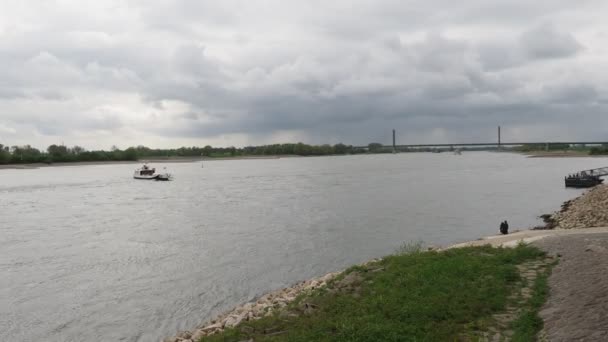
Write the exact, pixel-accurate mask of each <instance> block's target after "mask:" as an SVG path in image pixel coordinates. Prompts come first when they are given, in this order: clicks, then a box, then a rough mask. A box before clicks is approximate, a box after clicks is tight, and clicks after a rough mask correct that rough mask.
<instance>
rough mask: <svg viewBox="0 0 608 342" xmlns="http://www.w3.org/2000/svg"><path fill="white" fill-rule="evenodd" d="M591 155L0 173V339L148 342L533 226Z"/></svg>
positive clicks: (566, 192)
mask: <svg viewBox="0 0 608 342" xmlns="http://www.w3.org/2000/svg"><path fill="white" fill-rule="evenodd" d="M606 163H607V161H606V159H603V158H602V159H600V158H525V157H523V156H521V155H516V154H510V153H485V152H476V153H466V152H465V153H463V154H462V155H460V156H457V155H453V154H448V153H440V154H437V153H435V154H433V153H410V154H396V155H367V156H341V157H319V158H284V159H269V160H230V161H206V162H205V164H204V167H201V163H200V162H198V163H183V164H182V163H179V164H178V163H176V164H166V165H162V164H160V165H156V166H160V167H162V166H166V167H167V169H168V171H170V172H172V173H173V174H174V176H175V180H174V181H172V182H153V181H152V182H150V181H138V180H134V179H132V178H131V175H132V170H133V169H134V168H135V165H133V164H121V165H96V166H67V167H51V168H42V169H36V170H0V176H1V177H0V210H1V215H0V340H1V341H92V340H95V341H159V340H161V339H162V338H164V337H167V336H170V335H172V334H174V333H176V332H177V331H178V330H184V329H190V328H193V327H195V326H196V325H198V324H199V323H201V321H203V320H205V319H208V318H211V316H213V315H215V314H218V313H220V312H222V311H225V310H227V309H230V308H232V307H233V306H235V305H237V304H239V303H243V302H246V301H248V300H251V299H254V298H255V297H257V296H260V295H262V294H264V293H266V292H268V291H270V290H273V289H278V288H282V287H285V286H288V285H291V284H293V283H295V282H297V281H300V280H304V279H307V278H311V277H314V276H318V275H322V274H325V273H327V272H330V271H336V270H340V269H343V268H345V267H347V266H349V265H352V264H354V263H360V262H363V261H366V260H369V259H371V258H374V257H379V256H382V255H386V254H389V253H392V252H394V251H395V250H396V249H397V248H398V247H399V246H400V245H401V244H403V243H407V242H413V241H423V242H425V243H428V244H433V245H446V244H450V243H455V242H461V241H466V240H471V239H476V238H478V237H481V236H487V235H492V234H495V233H497V231H498V224H499V223H500V221H502V220H504V219H507V220H508V221H509V223H510V227H511V229H512V230H513V229H517V228H526V227H530V226H533V225H537V224H540V221H539V220H538V219H537V216H538V215H540V214H542V213H548V212H551V211H553V210H556V209H558V208H559V206H560V204H561V203H562V202H563V201H565V200H567V199H570V198H572V197H575V196H577V195H578V194H579V193H580V191H578V190H571V189H565V188H564V187H563V177H564V175H566V174H568V173H569V172H574V171H577V170H580V169H586V168H592V167H599V166H605V165H606Z"/></svg>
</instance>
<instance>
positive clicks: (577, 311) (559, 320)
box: [534, 230, 608, 342]
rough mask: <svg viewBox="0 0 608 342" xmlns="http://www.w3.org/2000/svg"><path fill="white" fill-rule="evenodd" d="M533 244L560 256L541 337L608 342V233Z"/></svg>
mask: <svg viewBox="0 0 608 342" xmlns="http://www.w3.org/2000/svg"><path fill="white" fill-rule="evenodd" d="M577 231H579V230H577ZM579 232H580V231H579ZM534 245H536V246H538V247H540V248H542V249H544V250H546V251H547V252H549V253H550V254H552V255H556V256H560V257H559V263H558V265H557V266H555V268H554V269H553V273H552V274H551V277H549V286H550V294H549V299H548V300H547V303H545V305H544V306H543V308H542V311H541V312H540V316H541V318H542V319H543V321H544V322H545V329H544V332H543V333H542V334H541V340H545V341H551V342H561V341H608V233H595V234H572V235H569V236H553V237H547V238H545V239H542V240H540V241H536V242H534ZM543 335H544V336H543Z"/></svg>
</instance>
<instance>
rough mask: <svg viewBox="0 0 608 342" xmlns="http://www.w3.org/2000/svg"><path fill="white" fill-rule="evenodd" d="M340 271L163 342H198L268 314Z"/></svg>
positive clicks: (260, 300)
mask: <svg viewBox="0 0 608 342" xmlns="http://www.w3.org/2000/svg"><path fill="white" fill-rule="evenodd" d="M340 273H341V272H335V273H328V274H326V275H324V276H322V277H319V278H315V279H311V280H307V281H303V282H299V283H297V284H296V285H294V286H292V287H289V288H286V289H282V290H278V291H274V292H271V293H268V294H265V295H263V296H262V297H260V298H259V299H258V300H257V301H255V302H249V303H247V304H244V305H241V306H238V307H236V308H235V309H233V310H232V311H230V312H228V313H225V314H223V315H220V316H219V317H216V318H215V319H214V320H212V321H211V322H209V323H206V324H202V325H201V326H199V327H198V328H197V329H195V330H193V331H183V332H181V333H179V334H178V335H176V336H174V337H169V338H166V339H164V340H163V342H198V341H199V340H200V339H201V338H203V337H205V336H209V335H213V334H217V333H219V332H222V331H224V329H227V328H233V327H235V326H237V325H238V324H239V323H241V322H246V321H252V320H258V319H260V318H262V317H265V316H269V315H271V314H272V313H273V312H275V311H276V310H279V309H282V308H284V307H286V306H287V304H289V303H290V302H292V301H294V300H295V299H296V298H297V297H298V296H299V295H300V294H303V293H306V292H310V291H313V290H315V289H318V288H322V287H325V286H326V285H327V282H329V281H330V280H332V279H334V278H335V277H336V276H337V275H339V274H340Z"/></svg>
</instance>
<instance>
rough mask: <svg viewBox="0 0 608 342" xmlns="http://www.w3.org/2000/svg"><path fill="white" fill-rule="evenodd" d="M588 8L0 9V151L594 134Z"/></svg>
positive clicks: (443, 2)
mask: <svg viewBox="0 0 608 342" xmlns="http://www.w3.org/2000/svg"><path fill="white" fill-rule="evenodd" d="M602 13H608V4H605V2H603V1H591V0H583V1H576V2H573V1H566V0H554V1H536V2H531V1H523V0H510V1H502V0H500V1H492V2H488V1H485V0H469V1H461V2H454V1H451V0H426V1H413V0H412V1H397V0H376V1H352V0H350V1H342V0H336V1H331V2H327V1H316V0H313V1H287V0H283V1H279V0H268V1H242V0H241V1H236V0H226V1H221V2H217V1H195V0H192V1H187V0H155V1H152V0H146V1H144V0H127V1H102V2H101V1H96V2H95V1H70V0H56V1H45V2H40V1H21V2H19V4H15V3H14V2H9V1H0V143H4V144H24V143H30V144H33V145H36V146H39V147H44V146H46V145H48V144H51V143H57V142H61V141H64V142H65V143H66V144H81V145H85V146H87V147H90V148H108V147H109V146H111V145H118V146H122V147H126V146H129V145H137V144H145V145H149V146H152V147H169V146H179V145H204V144H213V145H224V146H228V145H236V146H239V145H245V144H264V143H272V142H293V141H303V142H307V143H337V142H344V143H348V144H367V143H368V142H371V141H380V142H388V141H389V140H390V134H391V133H390V131H391V129H393V128H395V129H397V130H398V132H399V141H400V142H401V143H430V142H437V143H445V142H479V141H491V140H493V139H494V133H495V127H496V126H497V125H502V126H503V127H504V129H503V131H504V135H505V139H506V140H520V141H521V140H535V141H536V140H539V141H541V140H608V128H607V127H608V115H607V112H606V110H607V109H608V107H607V100H608V96H607V92H606V91H607V89H606V87H607V86H606V85H607V84H608V83H607V82H606V81H607V79H608V62H607V61H608V59H607V58H606V57H608V51H607V48H605V47H604V45H605V44H603V42H604V41H605V40H606V38H607V37H608V24H605V23H604V22H605V20H603V16H602Z"/></svg>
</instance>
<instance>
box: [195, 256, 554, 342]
mask: <svg viewBox="0 0 608 342" xmlns="http://www.w3.org/2000/svg"><path fill="white" fill-rule="evenodd" d="M401 252H406V253H399V254H397V255H393V256H389V257H386V258H384V259H383V260H382V261H380V262H377V263H374V264H371V265H368V266H356V267H353V268H351V269H349V270H347V271H346V272H345V273H344V275H342V276H340V277H338V278H337V279H335V280H334V281H332V282H330V284H329V285H328V287H327V288H326V289H321V290H317V291H315V292H313V293H311V294H309V295H305V296H300V297H299V298H298V299H297V300H296V301H295V302H294V303H292V304H291V305H290V306H288V307H287V308H286V309H284V310H283V311H282V312H281V313H277V314H275V315H273V316H270V317H266V318H263V319H261V320H258V321H253V322H244V323H242V324H241V325H240V326H239V327H237V328H235V329H228V330H226V331H225V332H224V333H222V334H219V335H215V336H210V337H206V338H204V339H203V340H202V341H212V342H216V341H224V342H225V341H242V340H248V339H251V338H253V340H254V341H256V342H257V341H454V340H458V339H459V337H462V336H465V335H470V333H471V332H472V331H474V330H476V329H478V328H480V325H482V324H483V323H482V322H484V320H486V319H488V318H489V317H490V316H491V315H492V314H493V313H496V312H499V311H502V310H503V309H504V308H505V305H506V303H507V297H508V295H509V294H510V291H511V290H512V287H513V286H515V284H516V283H517V282H518V281H519V280H520V276H519V273H518V272H517V269H516V267H515V266H516V265H518V264H520V263H522V262H525V261H528V260H533V259H537V258H541V257H543V256H544V253H543V252H542V251H540V250H538V249H536V248H534V247H530V246H523V245H522V246H518V247H516V248H512V249H509V248H492V247H490V246H483V247H469V248H458V249H452V250H448V251H444V252H433V251H431V252H421V251H420V249H417V248H415V247H405V248H402V251H401ZM351 273H355V274H356V276H354V275H350V274H351ZM345 277H346V278H349V277H350V278H351V279H350V280H351V283H353V284H351V285H350V286H346V284H345V280H344V278H345ZM353 279H354V281H353ZM541 285H542V284H541ZM541 285H539V286H541ZM541 287H542V286H541ZM541 299H543V298H540V297H539V300H541ZM306 306H309V307H310V306H312V307H314V311H313V312H312V313H311V312H310V310H311V309H305V307H306Z"/></svg>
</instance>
